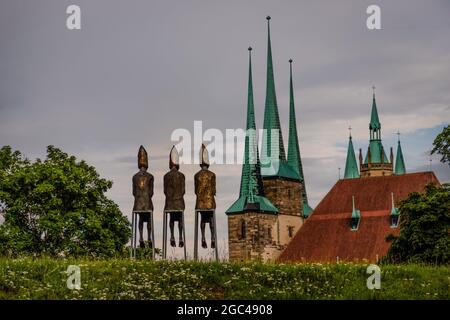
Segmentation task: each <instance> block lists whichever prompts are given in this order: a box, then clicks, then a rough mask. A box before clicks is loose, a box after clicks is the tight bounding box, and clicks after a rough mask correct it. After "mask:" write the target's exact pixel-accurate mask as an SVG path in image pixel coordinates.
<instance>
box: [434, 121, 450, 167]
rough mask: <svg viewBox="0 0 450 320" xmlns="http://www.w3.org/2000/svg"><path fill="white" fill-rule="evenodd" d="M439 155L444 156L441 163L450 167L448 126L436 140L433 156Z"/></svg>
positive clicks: (449, 129) (449, 133)
mask: <svg viewBox="0 0 450 320" xmlns="http://www.w3.org/2000/svg"><path fill="white" fill-rule="evenodd" d="M435 153H438V154H440V155H441V156H442V158H441V162H443V163H445V162H448V164H449V165H450V125H448V126H446V127H445V128H444V129H443V130H442V132H441V133H440V134H438V135H437V137H436V138H435V139H434V142H433V149H432V150H431V154H435Z"/></svg>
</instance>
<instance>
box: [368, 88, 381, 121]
mask: <svg viewBox="0 0 450 320" xmlns="http://www.w3.org/2000/svg"><path fill="white" fill-rule="evenodd" d="M369 128H370V129H371V130H379V129H381V123H380V120H379V118H378V110H377V103H376V101H375V93H374V94H373V98H372V113H371V115H370V124H369Z"/></svg>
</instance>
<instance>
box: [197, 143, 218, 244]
mask: <svg viewBox="0 0 450 320" xmlns="http://www.w3.org/2000/svg"><path fill="white" fill-rule="evenodd" d="M200 168H202V169H201V170H200V171H199V172H197V173H196V174H195V176H194V184H195V194H196V195H197V201H196V203H195V210H196V211H199V212H200V215H201V220H200V229H201V232H202V247H203V248H207V247H208V246H207V244H206V239H205V225H206V224H207V223H208V224H209V229H210V231H211V248H215V246H216V239H215V236H214V235H215V233H214V231H215V230H214V223H213V214H214V211H213V210H214V209H215V208H216V201H215V199H214V197H215V195H216V175H215V174H214V173H213V172H211V171H209V170H208V168H209V157H208V150H207V149H206V147H205V145H204V144H202V147H201V149H200ZM196 228H197V226H196Z"/></svg>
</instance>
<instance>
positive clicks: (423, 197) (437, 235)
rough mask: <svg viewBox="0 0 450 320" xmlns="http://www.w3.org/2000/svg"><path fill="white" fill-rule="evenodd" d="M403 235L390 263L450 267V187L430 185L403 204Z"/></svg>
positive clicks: (387, 257) (389, 257)
mask: <svg viewBox="0 0 450 320" xmlns="http://www.w3.org/2000/svg"><path fill="white" fill-rule="evenodd" d="M399 210H400V228H401V229H400V235H399V236H398V237H397V238H395V240H394V242H393V243H392V246H391V248H390V250H389V252H388V255H387V256H386V260H387V261H389V262H394V263H398V262H426V263H438V264H441V263H445V264H448V263H450V184H444V185H442V186H437V185H433V184H430V185H428V186H427V187H426V188H425V191H424V192H423V193H418V192H414V193H411V194H410V195H409V196H408V198H407V199H405V200H404V201H402V202H401V203H400V207H399Z"/></svg>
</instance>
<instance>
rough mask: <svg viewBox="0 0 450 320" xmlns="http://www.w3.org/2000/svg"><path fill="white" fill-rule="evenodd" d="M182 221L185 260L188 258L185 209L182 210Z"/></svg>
mask: <svg viewBox="0 0 450 320" xmlns="http://www.w3.org/2000/svg"><path fill="white" fill-rule="evenodd" d="M181 222H182V224H183V242H184V245H183V248H184V260H185V261H186V260H187V253H186V228H185V227H184V211H183V212H181ZM178 223H179V222H178Z"/></svg>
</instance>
